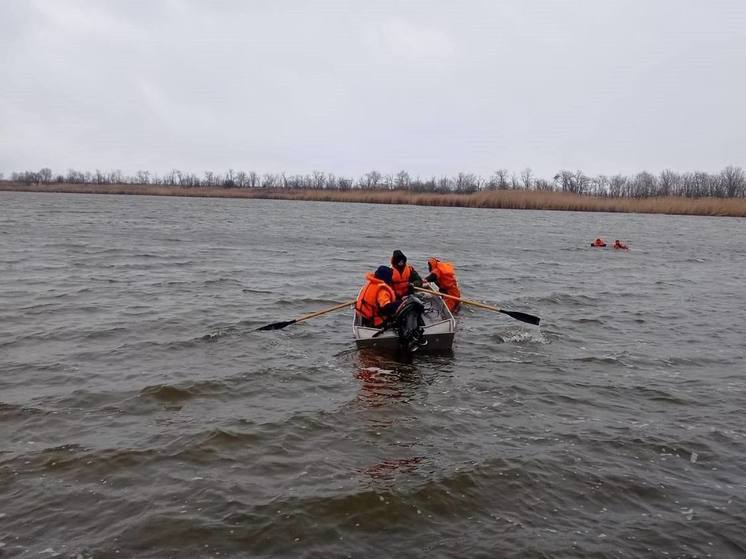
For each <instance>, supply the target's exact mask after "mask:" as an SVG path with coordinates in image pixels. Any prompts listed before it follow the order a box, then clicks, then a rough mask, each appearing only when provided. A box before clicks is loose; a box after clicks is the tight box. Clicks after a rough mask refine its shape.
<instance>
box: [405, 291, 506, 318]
mask: <svg viewBox="0 0 746 559" xmlns="http://www.w3.org/2000/svg"><path fill="white" fill-rule="evenodd" d="M414 289H415V291H422V292H423V293H430V294H431V295H437V296H438V297H445V298H446V299H453V300H454V301H461V302H462V303H466V304H467V305H473V306H475V307H481V308H483V309H487V310H488V311H495V312H500V309H498V308H497V307H492V306H490V305H485V304H484V303H478V302H477V301H470V300H469V299H461V298H460V297H455V296H453V295H448V294H447V293H442V292H440V291H432V290H430V289H424V288H422V287H415V288H414Z"/></svg>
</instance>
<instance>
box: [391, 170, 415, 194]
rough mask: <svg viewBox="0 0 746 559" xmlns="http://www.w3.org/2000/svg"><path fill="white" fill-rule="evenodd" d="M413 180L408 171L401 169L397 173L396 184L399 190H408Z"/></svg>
mask: <svg viewBox="0 0 746 559" xmlns="http://www.w3.org/2000/svg"><path fill="white" fill-rule="evenodd" d="M411 182H412V181H411V179H410V178H409V173H407V172H406V171H399V172H398V173H396V179H395V182H394V186H395V187H396V188H397V189H398V190H408V189H409V186H410V184H411Z"/></svg>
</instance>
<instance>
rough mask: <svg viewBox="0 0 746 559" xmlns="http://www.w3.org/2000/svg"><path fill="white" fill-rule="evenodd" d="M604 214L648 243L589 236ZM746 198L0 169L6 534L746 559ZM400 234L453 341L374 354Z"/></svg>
mask: <svg viewBox="0 0 746 559" xmlns="http://www.w3.org/2000/svg"><path fill="white" fill-rule="evenodd" d="M598 235H603V236H604V237H605V238H606V239H607V241H613V239H615V238H619V239H624V240H626V241H628V242H629V244H630V246H631V248H632V250H630V251H629V252H617V251H613V250H610V249H607V250H595V249H593V250H592V249H590V248H589V246H588V245H589V243H590V241H591V240H592V239H593V238H595V237H596V236H598ZM744 239H746V221H744V220H738V219H728V218H720V219H718V218H705V217H671V216H641V215H622V214H583V213H563V212H556V213H552V212H518V211H516V212H513V211H500V210H478V209H459V208H452V209H451V208H424V207H405V206H372V205H359V204H331V203H304V202H286V201H263V200H217V199H177V198H155V197H152V198H151V197H126V196H121V197H120V196H85V195H56V194H21V193H0V241H1V242H0V270H1V272H2V273H1V276H0V287H1V289H0V443H1V446H0V556H2V557H16V556H23V557H34V556H40V557H53V556H62V557H68V556H70V557H76V556H78V555H80V556H82V557H102V558H105V557H158V558H160V557H249V556H250V557H263V556H265V557H270V556H271V557H345V556H352V557H372V556H376V557H378V556H381V555H383V556H406V557H453V556H468V557H641V556H654V555H655V556H667V557H739V556H743V555H744V554H745V553H746V535H745V532H744V529H743V528H744V526H745V525H746V502H744V501H745V499H744V496H745V495H746V466H744V464H746V448H745V447H744V442H745V441H744V438H745V436H746V428H745V427H744V425H745V424H746V412H745V411H744V402H745V401H746V400H745V397H746V380H745V379H744V370H745V369H746V367H744V365H745V362H744V354H745V353H746V351H745V349H744V340H745V339H746V310H744V307H745V305H744V287H743V286H744V283H743V273H744V270H745V269H746V267H745V266H744V264H745V261H746V258H745V256H746V250H745V249H744V245H743V241H744ZM395 248H400V249H401V250H403V251H404V252H405V253H406V254H407V255H408V256H409V257H410V261H411V263H413V264H414V265H415V267H416V268H418V269H419V270H420V271H421V272H424V271H425V259H426V258H427V257H428V256H430V255H435V256H438V257H441V258H443V259H449V260H453V261H454V262H455V263H456V266H457V271H458V277H459V281H460V283H461V287H462V291H463V293H464V294H465V296H470V297H472V298H474V299H480V300H483V301H486V302H489V303H492V304H497V305H499V306H502V307H505V308H509V309H514V310H522V311H525V312H530V313H533V314H537V315H539V316H541V317H542V319H543V321H542V327H541V329H537V328H535V327H531V326H528V325H525V324H523V323H520V322H516V321H514V320H511V319H510V318H508V317H506V316H504V315H499V314H493V313H489V312H486V311H481V310H471V309H466V310H465V311H464V312H462V314H461V316H460V319H459V325H458V332H457V335H456V342H455V345H454V351H453V354H452V355H441V356H431V357H428V356H424V355H422V356H417V357H416V358H415V359H413V360H412V361H411V362H408V363H407V362H397V361H396V360H395V359H394V358H392V357H386V356H379V355H376V354H374V353H368V352H358V351H356V350H355V348H354V345H353V343H352V340H351V316H350V315H349V313H348V312H346V311H344V312H339V313H334V314H330V315H327V316H324V317H319V318H317V319H314V320H311V321H309V322H307V323H305V324H298V325H294V326H291V327H288V328H286V329H285V330H281V331H275V332H255V328H256V327H258V326H260V325H263V324H265V323H267V322H273V321H277V320H289V319H292V318H296V317H298V316H300V315H302V314H304V313H307V312H311V311H314V310H317V309H321V308H324V307H327V306H331V305H332V304H333V303H335V302H339V301H343V300H345V299H350V298H354V296H355V294H356V291H357V289H358V287H359V286H360V284H361V281H362V276H363V274H364V273H365V272H366V271H368V270H370V269H372V268H374V267H376V266H377V265H379V264H382V263H386V261H387V259H388V257H389V255H390V253H391V251H392V250H393V249H395Z"/></svg>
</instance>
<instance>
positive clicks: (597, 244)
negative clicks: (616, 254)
mask: <svg viewBox="0 0 746 559" xmlns="http://www.w3.org/2000/svg"><path fill="white" fill-rule="evenodd" d="M591 246H592V247H602V248H603V247H605V246H606V243H605V242H604V241H603V239H596V240H595V241H593V242H592V243H591Z"/></svg>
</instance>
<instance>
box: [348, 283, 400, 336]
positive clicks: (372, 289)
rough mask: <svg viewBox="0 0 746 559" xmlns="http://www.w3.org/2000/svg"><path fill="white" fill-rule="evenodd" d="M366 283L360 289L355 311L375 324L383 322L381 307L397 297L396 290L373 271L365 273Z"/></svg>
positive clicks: (378, 324)
mask: <svg viewBox="0 0 746 559" xmlns="http://www.w3.org/2000/svg"><path fill="white" fill-rule="evenodd" d="M365 280H366V283H365V285H364V286H363V288H362V289H361V290H360V294H359V295H358V296H357V301H356V302H355V311H356V312H357V313H358V314H359V315H360V316H362V317H363V318H365V319H368V320H370V321H371V322H373V326H376V327H378V326H380V325H381V324H383V316H382V315H381V307H383V306H385V305H388V304H389V303H391V302H392V301H394V300H395V299H396V294H395V293H394V290H393V289H391V288H390V287H389V286H388V285H386V282H384V281H383V280H380V279H378V278H377V277H375V276H374V275H373V274H372V273H370V272H369V273H367V274H366V275H365Z"/></svg>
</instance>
